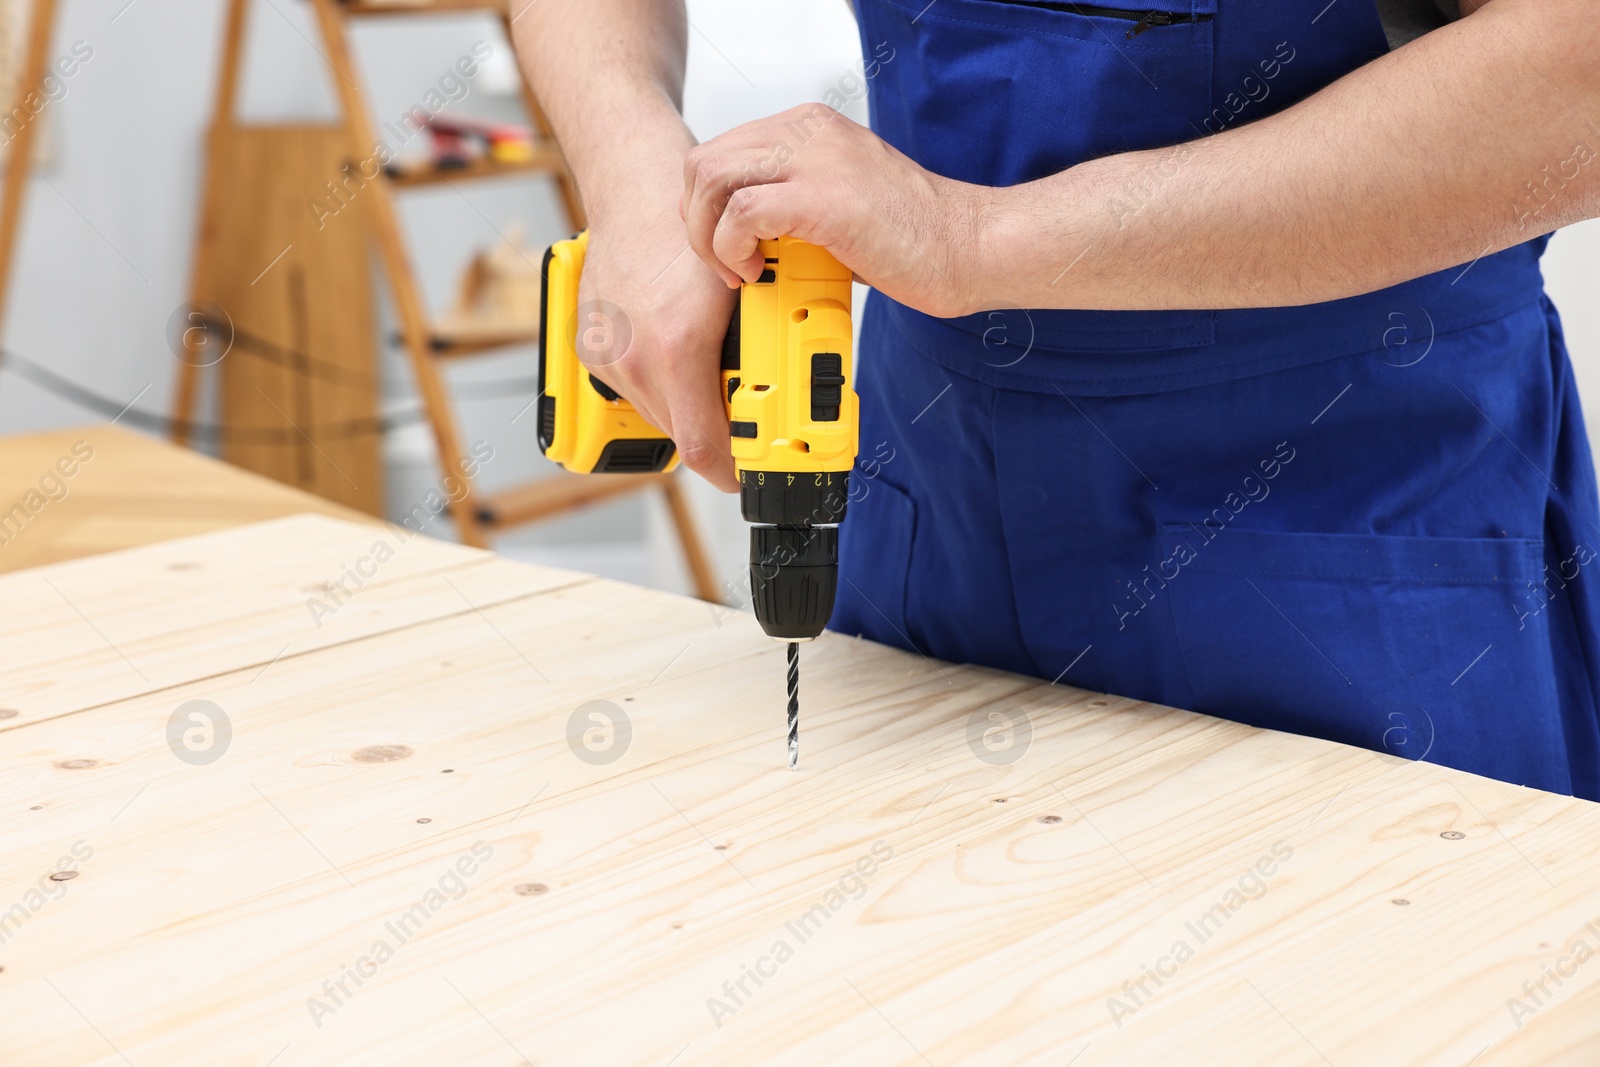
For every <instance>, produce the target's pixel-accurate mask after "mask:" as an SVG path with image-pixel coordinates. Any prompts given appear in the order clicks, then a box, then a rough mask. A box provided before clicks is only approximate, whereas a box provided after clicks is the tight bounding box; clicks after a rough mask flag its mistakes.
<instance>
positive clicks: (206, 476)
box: [0, 424, 376, 572]
mask: <svg viewBox="0 0 1600 1067" xmlns="http://www.w3.org/2000/svg"><path fill="white" fill-rule="evenodd" d="M66 471H71V473H70V474H67V473H64V472H66ZM19 507H20V508H21V509H22V511H20V512H18V511H16V509H17V508H19ZM308 511H309V512H314V513H316V514H319V515H332V516H335V517H337V518H342V519H350V520H352V521H358V522H360V521H368V522H371V521H376V520H374V519H372V517H371V516H369V515H364V514H362V513H361V512H359V511H355V510H352V509H351V508H346V507H341V506H340V505H338V504H334V503H332V502H331V501H327V500H323V499H322V498H321V497H315V496H312V495H311V494H309V493H304V492H301V491H300V490H298V489H294V488H292V487H290V486H287V485H283V484H281V483H279V482H275V481H272V480H271V479H269V478H263V477H261V476H260V475H256V474H251V473H250V472H249V471H245V470H241V469H240V468H238V467H233V466H230V465H228V464H226V463H222V462H219V461H217V460H214V459H212V458H210V457H209V456H203V455H201V454H200V453H198V452H191V451H190V450H188V449H186V448H178V447H175V446H173V445H171V444H168V443H167V442H165V441H158V440H155V439H154V438H150V437H145V436H143V435H142V434H137V433H132V432H129V431H127V430H123V429H120V428H118V427H116V426H113V425H107V424H101V425H97V426H81V427H78V428H76V429H69V430H51V431H48V432H45V433H33V434H24V435H19V436H14V437H5V438H0V572H4V571H14V570H20V569H21V568H23V567H36V566H38V565H39V564H41V563H55V562H56V561H58V560H63V559H76V558H77V557H79V556H87V555H92V554H94V553H97V552H110V551H112V550H113V549H118V548H129V547H132V546H133V545H144V544H150V543H152V542H155V541H167V540H171V539H172V538H174V537H188V536H190V535H191V534H198V533H207V532H209V531H211V530H221V529H225V528H227V527H230V526H240V525H243V524H244V523H248V522H260V521H261V520H262V519H273V518H278V517H279V516H282V515H297V514H300V513H302V512H308Z"/></svg>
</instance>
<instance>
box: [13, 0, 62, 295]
mask: <svg viewBox="0 0 1600 1067" xmlns="http://www.w3.org/2000/svg"><path fill="white" fill-rule="evenodd" d="M55 27H56V0H33V5H32V11H31V13H30V14H29V16H28V43H27V44H26V45H25V46H24V48H23V52H22V65H21V67H20V68H19V69H18V71H17V84H16V93H15V94H14V96H13V99H12V100H10V101H7V102H8V103H9V104H10V105H11V109H12V110H11V111H10V112H9V115H12V116H14V115H21V116H23V120H22V121H21V123H20V124H18V125H17V128H16V132H15V133H12V134H11V140H10V141H9V142H8V143H7V145H6V173H5V187H4V188H3V189H0V323H4V322H5V313H6V297H7V295H8V294H9V293H10V291H11V264H12V260H13V254H14V253H15V251H16V245H17V223H18V222H19V221H20V220H21V218H22V194H23V191H24V189H25V188H26V187H27V184H28V165H29V164H30V163H32V162H33V141H34V132H35V129H36V128H37V126H38V119H37V116H36V115H35V114H34V109H32V108H30V107H29V106H28V98H29V96H35V95H37V94H38V93H39V92H40V85H41V83H42V82H43V81H44V76H45V73H46V70H45V60H46V53H48V52H49V50H50V36H51V34H52V33H53V32H54V31H55Z"/></svg>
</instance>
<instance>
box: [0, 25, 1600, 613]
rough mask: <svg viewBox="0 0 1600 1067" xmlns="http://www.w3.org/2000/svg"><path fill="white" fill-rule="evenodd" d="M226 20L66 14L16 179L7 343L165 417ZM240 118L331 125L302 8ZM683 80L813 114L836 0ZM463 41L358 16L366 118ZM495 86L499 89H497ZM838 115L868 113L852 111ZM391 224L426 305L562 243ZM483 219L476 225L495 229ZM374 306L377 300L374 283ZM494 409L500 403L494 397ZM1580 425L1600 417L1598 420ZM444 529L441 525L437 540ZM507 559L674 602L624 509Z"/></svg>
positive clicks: (1595, 320)
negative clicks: (461, 279)
mask: <svg viewBox="0 0 1600 1067" xmlns="http://www.w3.org/2000/svg"><path fill="white" fill-rule="evenodd" d="M223 7H224V5H223V4H221V3H218V2H217V0H134V2H133V3H132V4H131V5H130V4H128V2H127V0H62V3H61V13H60V16H59V24H58V29H57V31H56V35H55V43H54V45H53V50H52V55H54V54H58V53H61V52H64V51H66V50H67V49H68V48H70V46H71V45H72V43H73V42H76V41H80V40H81V41H84V42H86V43H87V44H88V45H89V46H91V47H92V48H93V49H94V55H93V58H92V59H91V60H90V61H88V62H87V63H86V64H84V65H83V67H82V69H81V70H80V71H79V72H78V73H77V74H76V75H75V76H74V77H73V78H71V79H70V80H68V81H67V82H66V83H65V85H66V89H67V93H66V96H65V97H64V98H63V99H62V100H60V101H59V102H57V103H52V104H51V105H49V106H48V108H47V109H46V126H45V127H44V128H45V130H46V132H47V137H48V144H47V153H46V155H47V157H48V162H47V163H46V164H45V165H44V166H42V167H40V168H39V169H38V170H37V171H36V173H35V174H34V176H33V177H32V178H31V179H30V181H29V187H28V190H27V202H26V212H25V218H24V222H23V225H22V228H21V234H20V241H19V246H18V257H19V258H18V261H17V267H16V272H15V276H14V280H13V286H12V293H11V302H10V310H9V313H8V315H7V319H6V322H5V334H4V337H5V344H6V346H7V347H8V348H9V349H11V350H14V351H16V352H18V353H21V354H22V355H24V356H27V357H30V358H32V359H35V360H37V361H39V362H41V363H44V364H46V365H47V366H49V367H50V368H52V369H53V370H55V371H56V372H57V373H59V374H61V375H63V376H65V377H67V378H69V379H71V380H73V381H75V382H80V383H83V384H85V385H87V386H90V387H92V388H94V389H95V390H97V391H99V392H103V393H106V394H108V395H109V396H111V397H114V398H116V399H118V400H119V401H121V402H124V403H125V402H127V401H131V400H133V399H134V398H135V397H136V396H138V397H139V400H138V407H139V408H140V409H142V410H148V411H152V412H157V413H165V412H166V411H167V410H168V409H169V405H170V400H171V395H172V388H173V383H174V371H175V367H176V364H175V361H174V360H173V358H172V357H171V355H170V353H169V351H168V348H167V341H166V324H167V319H168V317H169V316H170V315H171V313H172V312H173V310H174V309H175V308H177V307H178V305H180V304H181V303H182V302H183V301H184V300H185V299H186V298H187V286H188V270H189V258H190V252H191V249H192V247H193V238H194V226H195V216H196V212H197V208H198V196H199V188H200V167H201V138H202V133H203V130H204V127H205V124H206V122H207V121H208V117H209V112H210V108H211V94H212V91H213V86H214V81H215V78H216V73H217V59H218V56H217V48H218V42H219V40H220V34H221V29H222V10H223ZM254 9H255V10H254V17H253V19H252V25H251V31H250V51H249V57H248V61H247V64H246V69H245V76H244V85H243V99H242V104H241V112H242V115H243V117H245V118H246V119H249V120H257V121H271V120H280V121H290V120H292V121H306V120H317V119H323V120H327V119H331V118H333V117H334V116H335V115H336V108H335V104H334V93H333V88H332V84H331V82H330V80H329V76H328V73H327V67H326V63H325V61H324V59H323V57H322V55H321V54H320V52H319V48H320V40H319V38H318V35H317V33H316V30H315V28H314V26H313V25H312V24H311V21H310V18H309V13H308V9H307V5H306V4H304V3H301V2H298V0H254ZM689 13H690V18H691V20H692V24H693V29H692V30H691V34H690V76H689V82H688V87H687V93H686V96H687V99H686V105H685V110H686V111H687V114H688V117H689V121H690V123H691V125H692V126H693V127H694V129H695V131H696V133H697V134H699V135H700V136H701V137H708V136H711V135H713V134H715V133H717V132H719V131H721V130H724V129H727V128H729V127H731V126H733V125H736V124H738V123H740V122H743V121H747V120H750V119H754V118H757V117H760V116H762V115H766V114H771V113H773V112H776V111H779V110H782V109H783V108H786V107H789V106H791V105H793V104H797V103H801V102H804V101H808V100H817V99H820V98H821V97H822V95H823V94H824V92H826V91H827V90H828V89H829V88H832V87H834V86H836V85H838V84H839V81H840V79H841V78H842V77H845V76H846V74H847V72H848V71H850V70H851V69H852V68H853V67H854V66H855V64H856V63H857V62H858V58H859V57H858V53H857V45H856V39H855V29H854V25H853V22H852V20H851V17H850V14H849V8H848V5H847V4H846V3H845V2H844V0H831V2H826V0H825V2H817V0H809V2H808V0H766V2H764V3H761V4H752V3H749V2H748V0H745V2H739V0H690V4H689ZM479 39H485V40H489V41H491V42H492V43H493V44H494V45H495V47H496V48H497V50H499V56H498V57H497V58H498V59H500V60H502V61H509V49H508V47H507V46H506V45H505V44H504V42H502V41H501V40H500V38H499V37H498V35H497V34H496V32H495V27H494V25H493V24H492V23H491V22H490V20H488V19H484V18H481V17H475V16H467V17H460V18H442V19H426V20H423V19H418V20H408V19H396V20H374V21H372V22H369V23H366V24H363V25H362V26H361V27H360V28H359V31H358V35H357V38H356V46H357V52H358V57H359V59H360V61H361V63H362V67H363V70H364V72H365V75H366V78H367V85H368V87H369V89H370V90H371V91H372V95H373V99H374V104H375V107H376V110H377V112H378V115H379V116H380V117H381V118H392V117H394V116H396V115H398V114H399V113H400V112H401V111H403V110H404V109H405V108H406V106H407V105H409V104H411V103H412V102H414V101H415V100H417V99H418V98H420V96H421V94H422V93H423V92H425V91H426V89H427V88H428V87H429V86H430V85H431V84H433V83H434V82H435V81H436V80H437V78H438V77H439V75H440V74H441V73H442V72H443V71H444V70H445V68H446V67H447V66H449V65H450V64H451V63H453V62H454V60H455V58H456V57H457V56H459V55H461V54H463V53H464V52H466V51H467V50H468V49H469V48H470V47H471V45H472V43H473V42H474V41H476V40H479ZM506 73H507V72H506V71H505V69H504V67H503V65H502V67H501V69H500V71H499V72H498V73H497V72H496V71H494V70H493V69H490V70H488V71H486V72H485V74H484V75H483V76H481V77H480V78H479V79H478V82H477V83H476V84H475V86H474V91H473V96H472V97H471V98H470V99H469V100H468V101H466V103H465V104H463V105H462V109H463V110H469V111H473V112H475V113H479V114H485V115H491V116H505V117H510V116H512V115H514V114H515V102H514V100H512V99H511V97H510V96H509V95H507V94H506V93H505V89H506V88H507V86H508V84H509V83H508V82H507V80H506ZM496 81H498V82H499V83H500V89H501V92H500V93H499V94H497V93H496V92H495V91H494V90H495V82H496ZM850 113H851V114H852V117H855V118H857V119H864V118H865V112H864V107H863V106H862V105H861V104H859V103H858V104H856V105H854V107H853V108H852V109H851V111H850ZM403 215H404V219H405V222H406V225H407V228H408V233H409V237H410V241H411V247H412V253H413V260H414V262H415V264H416V265H417V267H418V269H419V270H420V272H421V274H422V280H423V287H424V290H425V292H426V294H427V297H428V300H429V303H430V305H431V306H432V307H433V308H434V309H436V310H437V309H441V308H443V307H444V306H445V304H446V303H447V302H448V301H449V299H450V297H451V295H452V293H453V289H454V285H455V279H456V277H457V274H458V272H459V271H460V269H461V266H462V264H463V263H464V261H465V259H466V257H467V256H468V255H469V253H470V251H471V250H472V249H473V248H474V247H476V246H481V245H484V244H486V243H489V242H491V241H493V240H495V239H496V237H497V228H498V229H504V228H505V227H506V226H507V224H508V223H509V222H510V221H511V220H514V219H520V220H521V221H522V222H523V223H524V224H525V228H526V232H527V234H528V235H529V239H530V241H533V242H536V243H543V242H544V241H546V240H548V239H550V238H552V237H555V236H559V235H561V231H562V229H563V224H562V223H561V222H560V220H559V218H558V216H557V211H556V206H555V202H554V200H553V198H552V197H551V196H550V194H549V192H548V190H547V188H545V187H544V186H542V185H541V184H540V183H538V182H537V181H524V180H502V181H498V182H495V183H479V184H474V185H472V186H471V187H470V188H466V189H465V193H464V195H463V194H458V193H457V192H455V191H454V190H452V189H450V187H448V186H443V187H439V188H436V189H430V190H427V191H421V192H413V193H409V194H407V195H406V198H405V201H404V209H403ZM491 220H492V222H491ZM1546 266H1547V271H1546V273H1547V276H1548V278H1549V282H1550V291H1551V293H1552V295H1553V296H1554V297H1555V299H1556V302H1557V304H1558V305H1559V306H1560V307H1561V309H1562V312H1563V314H1564V316H1565V318H1566V322H1567V328H1568V331H1569V342H1570V345H1571V348H1572V350H1573V359H1574V361H1575V363H1576V364H1577V367H1578V374H1579V377H1580V381H1581V382H1582V385H1583V390H1584V398H1585V400H1586V401H1587V406H1588V408H1589V410H1590V411H1600V301H1596V300H1595V299H1594V294H1595V293H1596V287H1597V285H1600V222H1591V223H1588V224H1585V225H1583V226H1579V227H1575V228H1573V229H1572V230H1571V231H1569V232H1566V233H1562V234H1559V235H1557V237H1556V238H1555V240H1554V242H1553V243H1552V246H1551V250H1550V253H1549V256H1548V257H1547V259H1546ZM380 294H381V286H380ZM384 367H385V373H386V375H387V376H388V379H389V381H388V385H387V386H386V394H388V401H387V403H388V405H389V406H390V407H392V408H403V407H406V406H409V405H411V404H412V403H414V399H413V394H412V390H411V386H410V382H409V372H408V370H407V368H406V365H405V363H404V360H403V358H402V357H401V354H400V353H399V352H397V351H394V350H389V351H387V352H385V355H384ZM532 373H533V366H532V359H531V352H529V351H526V350H522V351H516V352H510V353H507V354H504V355H497V356H494V357H490V358H485V359H482V360H477V361H470V362H469V363H468V364H467V365H465V366H464V367H463V369H462V370H460V371H459V372H457V373H456V380H457V381H458V382H460V383H463V384H464V385H465V387H466V390H464V392H465V391H470V390H471V388H472V383H474V382H476V383H478V385H479V388H478V391H477V392H475V393H472V394H471V395H470V396H464V398H463V399H462V401H461V403H460V405H459V411H460V415H461V419H462V422H463V425H464V432H465V435H466V436H467V438H468V439H469V440H474V439H478V438H484V439H487V440H489V441H491V442H492V443H493V444H494V445H495V447H496V451H497V458H496V459H495V461H494V462H493V463H492V464H491V465H490V467H489V468H488V469H487V470H486V472H485V477H486V479H487V480H488V481H489V482H490V483H491V484H495V485H498V484H505V483H507V482H512V481H518V480H521V479H523V478H526V477H530V476H538V475H541V474H547V473H549V468H548V465H547V464H545V463H544V461H543V460H542V459H540V458H539V457H537V455H536V447H535V445H534V443H533V437H532V427H531V420H530V419H529V418H527V417H524V418H522V419H521V420H519V421H518V422H517V423H515V424H513V423H512V422H511V419H512V417H513V416H514V415H516V413H517V412H518V411H519V410H520V409H521V408H522V407H523V405H524V404H525V403H526V401H527V395H526V394H514V393H508V392H507V390H506V389H505V387H504V385H501V384H494V383H505V382H506V381H507V380H511V381H512V382H513V384H516V383H520V384H521V385H522V386H524V387H526V385H527V379H529V378H530V377H531V375H532ZM495 394H499V395H495ZM98 418H99V416H97V415H95V414H93V413H91V412H86V411H84V410H82V409H80V408H77V407H75V406H74V405H72V404H71V403H68V402H66V401H63V400H60V399H58V398H57V397H55V396H53V395H51V394H49V393H47V392H44V391H43V390H41V389H39V388H37V387H36V386H34V385H33V384H31V383H29V382H27V381H25V380H23V379H22V378H20V377H18V376H17V375H16V374H14V373H0V432H4V433H17V432H23V431H27V430H33V429H43V428H48V427H54V426H65V425H72V424H77V423H83V422H91V421H96V420H97V419H98ZM1596 421H1600V419H1597V420H1596ZM388 452H389V457H388V458H389V471H390V482H389V485H388V490H389V494H390V498H391V500H392V501H393V502H395V503H396V504H400V503H403V502H409V501H412V500H415V499H417V498H418V497H419V496H420V494H421V492H422V491H423V490H424V488H425V486H426V484H427V483H428V482H429V481H430V480H431V479H432V478H433V477H434V475H433V474H432V466H431V464H432V456H431V451H430V446H429V444H428V440H427V436H426V434H425V433H421V432H417V431H403V432H400V433H397V434H395V435H393V437H392V439H391V440H390V442H389V444H388ZM695 499H696V504H697V507H698V508H699V511H700V513H701V515H702V518H703V519H704V520H705V522H706V524H707V525H708V528H709V530H710V533H711V540H712V543H713V546H714V548H715V551H716V555H717V557H718V563H717V566H718V570H719V572H720V576H721V577H724V578H727V579H737V577H738V576H739V574H740V573H741V572H742V570H743V566H744V565H743V562H742V560H743V553H744V538H745V534H744V528H743V526H742V524H741V523H740V522H739V519H738V515H737V507H736V505H735V504H734V502H733V501H732V500H730V499H728V498H725V497H723V496H721V495H720V494H718V493H715V492H713V491H711V490H709V489H708V488H706V487H704V486H703V485H699V484H698V483H696V489H695ZM439 527H440V528H439V529H438V532H439V533H441V534H447V533H448V530H447V529H444V528H443V526H442V524H439ZM502 547H503V548H504V549H505V550H506V551H508V552H510V553H513V554H516V555H519V556H529V557H532V558H539V559H546V560H550V561H552V562H559V563H566V564H570V565H576V566H583V567H587V568H589V569H595V570H600V571H602V572H606V573H611V574H614V575H617V576H621V577H628V578H633V579H635V580H641V581H647V582H651V583H654V584H658V585H663V586H666V587H669V588H678V589H683V588H686V584H685V577H684V575H683V572H682V568H681V565H680V563H679V560H678V558H677V553H676V549H675V547H674V545H673V543H672V541H671V539H670V537H669V536H668V534H667V527H666V524H665V518H664V515H663V514H662V509H660V507H659V506H658V505H656V504H654V503H652V502H649V501H645V500H632V501H625V502H621V503H617V504H613V505H608V506H606V507H604V508H599V509H595V510H593V511H589V512H585V513H583V514H581V515H578V516H574V517H572V518H569V519H565V520H562V521H560V522H557V523H553V524H548V525H545V526H541V527H539V528H537V529H534V530H530V531H527V532H523V533H520V534H517V535H513V536H511V537H508V538H506V539H505V540H504V541H503V542H502Z"/></svg>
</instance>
